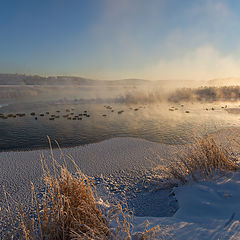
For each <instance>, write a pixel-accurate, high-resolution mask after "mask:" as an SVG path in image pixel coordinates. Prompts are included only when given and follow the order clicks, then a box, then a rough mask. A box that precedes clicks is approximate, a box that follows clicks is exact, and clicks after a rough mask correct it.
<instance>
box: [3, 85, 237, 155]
mask: <svg viewBox="0 0 240 240" xmlns="http://www.w3.org/2000/svg"><path fill="white" fill-rule="evenodd" d="M173 83H174V82H171V81H163V82H149V81H144V80H141V81H140V80H124V81H123V82H120V83H119V82H118V83H116V82H114V81H112V82H104V81H102V82H101V81H100V82H98V84H96V83H94V84H89V83H88V84H87V85H84V86H82V85H78V84H75V85H72V84H65V85H57V84H55V85H54V84H53V85H26V84H25V85H16V84H15V85H12V86H10V85H2V86H0V106H1V108H0V114H1V116H2V117H0V130H1V136H0V150H1V151H5V150H17V149H36V148H47V147H48V143H47V139H46V136H47V135H49V136H50V137H51V138H52V139H56V140H57V141H59V143H60V144H61V146H62V147H69V146H78V145H83V144H88V143H94V142H99V141H102V140H105V139H109V138H113V137H136V138H143V139H147V140H150V141H154V142H159V143H165V144H184V143H187V142H190V141H191V138H192V135H193V132H194V134H195V133H196V134H205V133H208V132H214V131H216V130H219V129H223V128H226V127H233V126H237V125H238V123H239V119H238V115H237V113H238V107H239V106H238V104H239V102H238V101H239V98H240V87H238V86H218V87H215V86H206V83H205V86H201V85H203V82H198V83H196V82H175V83H176V84H173ZM186 86H189V87H188V88H186ZM226 105H227V106H228V107H227V109H226V108H225V106H226ZM231 108H232V109H231ZM67 109H68V110H69V109H73V110H71V114H72V115H69V114H70V113H69V112H66V111H67ZM226 110H227V111H226ZM84 111H87V115H89V117H85V116H82V115H83V114H84ZM33 112H34V116H32V115H31V113H33ZM46 112H49V114H46ZM17 113H24V114H25V116H24V117H19V116H17V115H16V114H17ZM233 113H234V114H233ZM66 114H67V115H69V116H68V117H65V116H66ZM199 115H200V116H201V118H199ZM8 116H9V117H8ZM51 116H53V117H51ZM68 118H69V119H68ZM80 118H81V119H80Z"/></svg>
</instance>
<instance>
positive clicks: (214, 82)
mask: <svg viewBox="0 0 240 240" xmlns="http://www.w3.org/2000/svg"><path fill="white" fill-rule="evenodd" d="M207 85H208V86H239V85H240V78H237V77H229V78H215V79H211V80H209V81H207Z"/></svg>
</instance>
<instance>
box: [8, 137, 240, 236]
mask: <svg viewBox="0 0 240 240" xmlns="http://www.w3.org/2000/svg"><path fill="white" fill-rule="evenodd" d="M184 151H185V154H181V155H180V156H179V159H178V160H177V161H176V162H175V163H171V165H170V166H169V167H166V170H165V173H167V174H168V175H169V180H170V181H175V180H177V181H179V180H180V182H181V184H182V187H180V188H179V190H177V192H179V191H180V190H181V189H182V188H183V190H182V191H184V189H188V188H189V187H188V188H187V187H186V188H184V186H188V184H187V183H188V182H191V181H192V180H194V181H197V182H201V181H202V180H209V179H213V177H214V176H216V175H219V174H223V173H228V172H230V171H234V170H238V169H239V165H238V164H237V163H236V161H235V159H232V158H231V157H230V155H229V154H228V152H226V151H225V150H223V149H222V148H221V147H220V146H218V145H217V143H216V142H215V140H214V139H213V138H210V137H208V138H204V139H199V140H197V142H196V143H195V144H194V145H191V147H190V148H189V149H186V148H185V150H184ZM72 161H73V160H72ZM73 163H74V164H75V162H74V161H73ZM66 165H67V164H66V162H65V164H63V165H59V164H58V162H57V161H56V160H55V158H54V156H53V155H52V166H51V167H49V166H48V164H47V162H46V161H45V159H44V157H42V169H43V189H44V190H43V191H42V192H37V191H36V190H35V188H34V185H33V184H32V185H31V186H32V189H31V190H30V191H31V192H32V206H31V207H29V210H28V211H27V212H25V211H24V210H23V208H22V207H21V206H20V205H19V224H18V225H13V226H12V228H11V222H14V221H13V219H12V218H13V217H14V216H12V214H11V208H10V207H9V208H7V209H5V211H6V216H5V218H7V219H8V220H9V221H8V222H9V224H10V225H9V226H8V229H9V232H6V234H5V236H4V237H5V238H6V239H12V238H13V239H31V240H35V239H46V240H48V239H53V240H54V239H63V240H65V239H162V238H163V239H169V238H168V237H169V236H165V230H164V228H163V227H161V221H157V223H158V224H154V226H153V227H151V226H148V225H149V224H148V222H146V223H145V228H144V229H141V232H140V233H137V234H134V231H133V224H134V222H133V214H132V212H131V211H130V210H129V209H128V207H127V205H126V204H125V203H121V204H120V203H116V204H108V203H104V202H102V201H101V199H100V198H99V197H98V195H97V193H96V190H95V188H94V182H93V180H92V178H90V177H88V176H86V175H85V174H83V173H82V172H81V170H80V169H79V167H78V166H77V165H76V164H75V167H76V172H75V173H74V174H72V173H71V172H70V171H68V169H67V167H66ZM203 185H204V184H202V183H201V184H200V190H201V189H202V186H203ZM205 185H206V184H205ZM208 185H209V184H208ZM208 185H206V186H208ZM235 185H237V183H236V184H235ZM209 186H210V185H209ZM197 187H198V186H197ZM194 189H195V190H194V191H193V190H191V189H190V190H191V191H189V193H192V192H194V193H197V194H198V192H199V191H196V189H197V188H194ZM208 189H210V187H209V188H208ZM234 189H235V188H234ZM234 189H233V190H232V193H231V194H230V193H225V192H221V193H219V194H220V195H221V196H220V195H219V194H218V195H219V196H220V197H223V198H224V199H225V198H226V199H228V198H231V196H232V195H233V194H234V191H235V190H236V189H235V190H234ZM224 191H225V190H224ZM205 192H206V191H205ZM199 194H200V192H199ZM5 195H6V200H7V199H8V197H7V196H8V194H7V193H6V192H5ZM178 195H179V196H180V197H179V198H180V199H183V198H181V196H182V195H180V194H178ZM184 196H185V195H184ZM214 196H215V195H214ZM177 197H178V196H177ZM201 198H202V196H201ZM201 198H200V199H201ZM188 200H190V202H191V199H188ZM204 201H208V202H210V201H209V200H206V199H205V198H204ZM234 201H235V200H234ZM182 202H183V203H184V202H189V201H186V198H184V199H183V200H182ZM195 202H196V201H195ZM181 204H182V203H181V202H180V207H182V209H184V211H183V210H181V209H180V210H181V211H178V212H177V213H176V214H175V216H180V217H183V215H184V214H180V213H181V212H187V213H188V214H189V211H188V209H187V208H186V206H185V205H184V204H183V205H181ZM202 205H204V204H203V203H202V202H201V203H199V206H202ZM208 205H209V204H208ZM213 205H214V203H213ZM204 206H205V205H204ZM209 206H210V205H209ZM185 209H186V210H185ZM193 209H194V208H193ZM197 209H198V206H197ZM191 211H192V210H191ZM199 211H200V212H201V209H199ZM231 211H232V210H231ZM215 212H216V211H215ZM205 214H206V213H205ZM231 214H233V213H232V212H231ZM185 215H186V214H185ZM185 215H184V216H185ZM186 216H187V215H186ZM186 216H185V217H186ZM230 216H231V215H230ZM234 216H235V213H234ZM234 216H233V217H234ZM195 217H196V216H195ZM211 217H212V219H213V217H214V216H211ZM228 217H229V216H228ZM160 219H161V218H158V220H160ZM185 220H186V219H185ZM171 224H172V223H171ZM191 231H194V229H191ZM189 235H191V232H189ZM189 239H191V238H189Z"/></svg>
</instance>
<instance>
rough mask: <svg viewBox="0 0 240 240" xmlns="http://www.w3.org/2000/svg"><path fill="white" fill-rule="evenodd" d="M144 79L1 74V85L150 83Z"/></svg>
mask: <svg viewBox="0 0 240 240" xmlns="http://www.w3.org/2000/svg"><path fill="white" fill-rule="evenodd" d="M149 82H150V81H148V80H142V79H122V80H93V79H89V78H83V77H72V76H50V77H41V76H38V75H25V74H0V85H80V86H81V85H82V86H92V85H102V84H104V85H141V84H146V83H149Z"/></svg>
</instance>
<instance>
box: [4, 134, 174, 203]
mask: <svg viewBox="0 0 240 240" xmlns="http://www.w3.org/2000/svg"><path fill="white" fill-rule="evenodd" d="M177 149H178V148H177V147H176V146H170V145H165V144H158V143H153V142H149V141H146V140H142V139H134V138H114V139H110V140H106V141H103V142H100V143H95V144H89V145H86V146H79V147H75V148H64V149H62V151H63V153H64V155H65V156H66V158H67V156H69V155H71V156H72V158H73V159H74V161H75V162H76V163H77V165H78V166H79V167H80V169H81V170H82V171H83V172H84V173H86V174H88V175H90V176H96V175H101V174H102V175H110V174H114V173H118V172H120V171H121V173H119V174H121V175H122V174H124V171H128V172H129V171H131V170H133V171H140V170H141V169H146V168H151V167H153V166H155V164H159V163H161V164H164V162H167V161H170V160H172V159H173V156H174V153H175V152H176V151H177ZM41 154H43V155H44V156H46V159H47V162H48V163H51V162H52V160H51V157H50V155H51V154H50V151H49V150H37V151H26V152H1V153H0V166H1V167H0V183H1V185H2V186H5V188H6V191H7V192H8V193H9V194H11V196H12V198H13V199H16V200H19V201H20V202H21V203H25V202H26V200H27V196H29V198H30V191H29V190H30V181H31V182H33V183H34V185H35V186H39V183H40V179H41V176H42V167H41V161H40V155H41ZM53 155H54V157H55V159H57V161H58V162H60V163H63V161H64V159H63V156H62V155H61V151H59V150H58V149H54V150H53ZM67 162H68V163H69V166H68V167H69V169H70V170H73V171H74V167H73V166H72V165H71V161H70V160H67ZM3 199H4V198H3V191H2V189H1V190H0V205H2V204H3V202H4V200H3Z"/></svg>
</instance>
